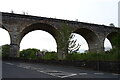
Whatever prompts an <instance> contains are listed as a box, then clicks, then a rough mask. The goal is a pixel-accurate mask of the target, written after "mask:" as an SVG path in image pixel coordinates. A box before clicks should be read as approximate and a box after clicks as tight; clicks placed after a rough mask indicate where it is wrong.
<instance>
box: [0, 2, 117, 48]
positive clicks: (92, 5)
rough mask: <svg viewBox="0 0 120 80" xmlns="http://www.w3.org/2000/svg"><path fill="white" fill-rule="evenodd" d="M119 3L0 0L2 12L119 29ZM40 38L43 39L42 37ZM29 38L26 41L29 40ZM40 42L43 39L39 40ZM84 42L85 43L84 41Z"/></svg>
mask: <svg viewBox="0 0 120 80" xmlns="http://www.w3.org/2000/svg"><path fill="white" fill-rule="evenodd" d="M118 1H119V0H0V3H1V4H0V11H2V12H10V11H11V10H13V11H14V12H15V13H18V14H22V13H23V12H27V13H28V14H29V15H35V16H42V17H52V18H59V19H67V20H76V19H78V21H81V22H88V23H95V24H105V25H109V24H110V23H114V24H115V26H116V27H117V26H118ZM0 33H1V31H0ZM36 33H37V32H36ZM30 34H31V36H32V35H33V36H34V35H35V34H32V33H30ZM39 34H40V33H39ZM44 34H45V33H44ZM4 35H5V34H4ZM28 35H29V34H28ZM0 36H3V34H0ZM39 36H41V37H43V36H42V35H39ZM25 38H26V37H25ZM28 38H30V37H28ZM28 38H27V39H26V40H29V39H28ZM23 39H24V38H23ZM6 40H9V39H6ZM38 40H42V39H40V38H39V39H38ZM47 40H49V41H51V42H49V43H53V45H56V43H55V41H54V40H53V39H52V37H50V36H49V38H48V37H47V39H44V40H43V41H47ZM79 40H80V39H79ZM0 42H1V44H2V43H4V41H2V40H1V41H0ZM8 42H9V41H8ZM27 42H28V41H27ZM33 42H34V41H33ZM36 42H37V41H36ZM38 42H39V41H38ZM47 42H48V41H47ZM80 42H81V41H80ZM82 42H83V43H84V41H82ZM5 43H6V42H5ZM25 43H26V42H24V41H23V42H22V43H21V46H22V47H25V46H24V44H25ZM83 43H82V44H83ZM1 44H0V45H1ZM27 44H28V43H27ZM40 44H41V43H40ZM40 44H39V45H37V47H38V48H39V47H40ZM41 45H43V44H41ZM49 45H52V44H49ZM108 46H109V45H108ZM50 47H51V46H50ZM53 47H56V46H52V48H53ZM84 48H85V46H84Z"/></svg>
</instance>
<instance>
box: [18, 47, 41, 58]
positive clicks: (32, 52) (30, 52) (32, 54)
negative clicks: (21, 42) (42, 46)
mask: <svg viewBox="0 0 120 80" xmlns="http://www.w3.org/2000/svg"><path fill="white" fill-rule="evenodd" d="M38 51H39V50H38V49H34V48H32V49H31V48H29V49H25V50H22V51H20V57H21V58H24V59H36V58H37V55H36V53H37V52H38Z"/></svg>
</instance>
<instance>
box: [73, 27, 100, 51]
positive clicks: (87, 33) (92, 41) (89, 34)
mask: <svg viewBox="0 0 120 80" xmlns="http://www.w3.org/2000/svg"><path fill="white" fill-rule="evenodd" d="M74 33H77V34H80V35H81V36H82V37H83V38H84V39H85V40H86V41H87V43H88V47H89V51H91V52H98V51H101V50H102V48H101V46H102V44H100V40H99V38H98V37H97V35H96V34H95V32H93V31H92V30H90V29H86V28H79V29H77V30H76V31H74Z"/></svg>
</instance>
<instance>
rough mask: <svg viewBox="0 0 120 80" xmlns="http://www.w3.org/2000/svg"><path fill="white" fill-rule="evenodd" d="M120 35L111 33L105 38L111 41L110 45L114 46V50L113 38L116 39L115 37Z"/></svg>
mask: <svg viewBox="0 0 120 80" xmlns="http://www.w3.org/2000/svg"><path fill="white" fill-rule="evenodd" d="M117 35H118V32H111V33H108V34H107V36H106V37H105V38H107V39H108V40H109V41H110V43H111V45H112V48H114V47H115V45H114V44H113V41H112V40H113V38H114V37H115V36H117Z"/></svg>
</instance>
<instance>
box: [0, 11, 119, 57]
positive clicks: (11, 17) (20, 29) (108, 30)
mask: <svg viewBox="0 0 120 80" xmlns="http://www.w3.org/2000/svg"><path fill="white" fill-rule="evenodd" d="M1 15H2V17H1V18H2V21H1V23H0V28H3V29H5V30H7V31H8V33H9V35H10V40H11V42H10V56H11V57H18V56H19V48H20V42H21V40H22V38H23V37H24V36H25V35H26V34H27V33H29V32H31V31H34V30H43V31H46V32H48V33H50V34H51V35H52V36H53V37H54V39H55V40H56V43H57V46H58V45H59V40H58V39H59V38H58V37H60V35H61V33H60V32H59V29H60V28H61V25H62V24H64V23H67V24H69V27H71V28H73V29H72V30H73V31H72V32H73V33H77V34H80V35H81V36H82V37H84V39H85V40H86V41H87V43H88V46H89V51H91V52H99V51H104V40H105V38H108V40H109V41H110V42H111V44H112V46H113V47H114V45H113V43H112V38H113V37H114V36H115V35H116V34H117V33H118V32H119V31H120V28H116V27H111V26H105V25H98V24H92V23H84V22H78V21H69V20H61V19H54V18H46V17H37V16H31V15H22V14H14V13H5V12H1ZM57 53H58V54H59V56H61V49H60V48H59V47H57Z"/></svg>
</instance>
